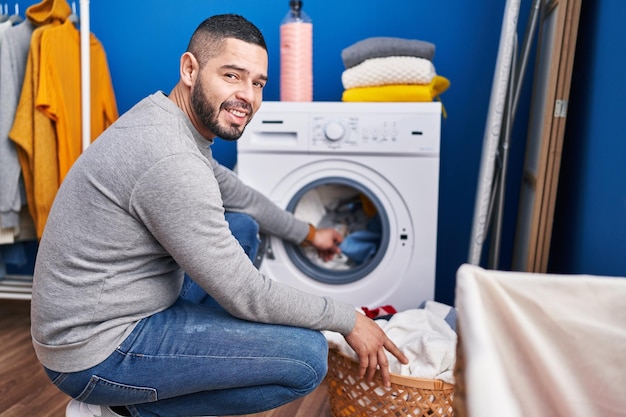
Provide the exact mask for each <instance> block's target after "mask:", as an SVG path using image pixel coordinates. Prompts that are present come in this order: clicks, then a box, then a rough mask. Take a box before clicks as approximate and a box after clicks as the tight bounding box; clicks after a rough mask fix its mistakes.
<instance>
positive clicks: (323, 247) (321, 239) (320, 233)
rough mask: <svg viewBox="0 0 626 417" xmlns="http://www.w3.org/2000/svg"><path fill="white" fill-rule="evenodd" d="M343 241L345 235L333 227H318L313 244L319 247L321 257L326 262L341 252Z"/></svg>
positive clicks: (316, 247) (318, 251)
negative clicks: (340, 246) (340, 247)
mask: <svg viewBox="0 0 626 417" xmlns="http://www.w3.org/2000/svg"><path fill="white" fill-rule="evenodd" d="M342 241H343V236H341V234H340V233H339V232H338V231H336V230H335V229H333V228H327V229H317V230H316V231H315V235H314V236H313V240H311V245H313V246H314V247H315V249H317V253H318V255H319V257H320V258H321V259H322V260H324V262H327V261H330V260H331V259H333V256H335V255H336V254H338V253H340V252H341V249H339V244H340V243H341V242H342Z"/></svg>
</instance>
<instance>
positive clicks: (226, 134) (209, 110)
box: [191, 78, 252, 141]
mask: <svg viewBox="0 0 626 417" xmlns="http://www.w3.org/2000/svg"><path fill="white" fill-rule="evenodd" d="M191 107H192V109H193V111H194V112H195V113H196V116H198V119H199V120H200V122H201V123H202V124H203V125H204V126H205V127H206V128H207V129H209V130H210V131H211V133H213V134H214V135H215V136H217V137H220V138H222V139H224V140H227V141H234V140H237V139H239V138H240V137H241V135H242V134H243V130H244V129H245V127H246V126H247V124H248V123H246V124H245V125H243V126H242V125H232V124H231V125H228V126H223V125H222V124H220V121H219V118H218V117H219V113H220V110H222V109H224V108H235V109H241V110H244V111H247V112H248V113H251V112H252V108H251V106H250V105H249V104H248V103H243V102H240V101H236V100H231V101H225V102H224V103H222V105H221V106H220V107H219V108H216V107H215V106H212V105H211V103H209V100H208V98H207V96H206V95H205V93H204V88H202V81H201V80H200V78H198V79H197V81H196V84H195V85H194V88H193V90H192V91H191ZM248 122H249V120H248Z"/></svg>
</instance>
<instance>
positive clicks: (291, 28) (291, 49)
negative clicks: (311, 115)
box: [280, 0, 313, 101]
mask: <svg viewBox="0 0 626 417" xmlns="http://www.w3.org/2000/svg"><path fill="white" fill-rule="evenodd" d="M280 100H281V101H313V23H312V22H311V19H310V18H309V16H307V14H306V13H305V12H304V11H302V1H300V0H291V1H290V2H289V12H288V13H287V16H285V18H284V19H283V21H282V23H281V25H280Z"/></svg>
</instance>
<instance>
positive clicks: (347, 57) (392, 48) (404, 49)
mask: <svg viewBox="0 0 626 417" xmlns="http://www.w3.org/2000/svg"><path fill="white" fill-rule="evenodd" d="M389 56H414V57H418V58H425V59H429V60H432V59H433V56H435V45H434V44H432V43H430V42H426V41H421V40H417V39H403V38H389V37H382V36H379V37H373V38H367V39H364V40H362V41H359V42H357V43H355V44H353V45H350V46H348V47H347V48H345V49H343V50H342V51H341V59H342V60H343V65H344V66H345V67H346V69H347V68H352V67H354V66H355V65H358V64H360V63H361V62H363V61H365V60H366V59H369V58H385V57H389Z"/></svg>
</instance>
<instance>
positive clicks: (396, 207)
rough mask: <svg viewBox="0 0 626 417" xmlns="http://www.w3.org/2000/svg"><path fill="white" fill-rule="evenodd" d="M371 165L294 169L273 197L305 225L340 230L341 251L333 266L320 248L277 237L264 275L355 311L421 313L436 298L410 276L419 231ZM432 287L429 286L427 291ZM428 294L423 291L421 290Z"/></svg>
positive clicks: (321, 163)
mask: <svg viewBox="0 0 626 417" xmlns="http://www.w3.org/2000/svg"><path fill="white" fill-rule="evenodd" d="M375 165H376V164H367V163H360V162H356V161H355V160H346V159H332V158H331V159H323V160H317V161H313V162H310V163H307V164H305V165H303V166H300V167H298V168H294V170H293V171H292V172H290V173H289V175H285V176H284V177H283V179H282V180H281V181H280V182H279V183H278V184H276V186H275V187H274V189H272V190H271V191H270V192H269V197H270V199H272V200H273V201H275V202H276V203H277V204H278V205H279V206H281V207H282V208H284V209H286V210H288V211H291V212H293V213H294V214H295V215H296V217H298V218H300V219H301V220H305V221H308V222H310V223H312V224H314V225H316V226H317V227H335V228H337V229H338V230H339V231H340V232H341V233H342V234H345V235H346V237H345V240H344V242H343V243H342V249H343V252H342V254H341V255H339V256H337V257H336V258H335V259H333V260H332V261H329V262H324V261H322V260H321V259H320V258H319V257H318V256H317V253H316V251H315V249H314V248H312V247H306V246H305V247H303V246H301V245H293V244H290V243H288V242H284V241H283V240H281V239H278V238H275V237H271V238H269V239H268V244H267V247H266V249H265V254H264V259H263V261H262V263H261V264H260V270H261V271H262V272H263V273H265V274H266V275H268V276H269V277H270V278H272V279H274V280H277V281H280V282H284V283H286V284H289V285H292V286H294V287H296V288H299V289H301V290H303V291H306V292H311V293H314V294H318V295H328V296H332V297H335V298H338V299H340V300H343V301H346V302H349V303H352V304H354V305H355V306H357V307H362V306H366V307H377V306H380V305H384V304H393V305H399V306H405V307H407V306H415V307H416V306H417V305H418V303H419V301H420V300H423V299H428V298H432V294H428V292H429V291H428V290H427V291H425V293H423V294H419V292H420V288H419V287H420V284H419V282H417V280H418V277H417V276H410V274H408V269H409V265H410V264H411V262H412V260H413V257H414V255H415V254H414V253H413V247H414V242H413V239H414V236H415V233H414V230H413V229H414V228H413V222H412V219H411V215H410V212H409V210H408V207H407V205H406V203H405V201H404V200H403V198H402V196H401V195H400V194H399V193H398V191H397V190H396V188H395V187H394V186H393V185H392V184H391V183H389V182H388V180H387V179H386V178H384V177H383V176H382V175H381V174H379V173H378V172H376V171H375V170H373V169H372V168H371V166H375ZM426 287H429V288H430V287H431V286H430V285H426ZM422 292H424V291H422Z"/></svg>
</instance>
